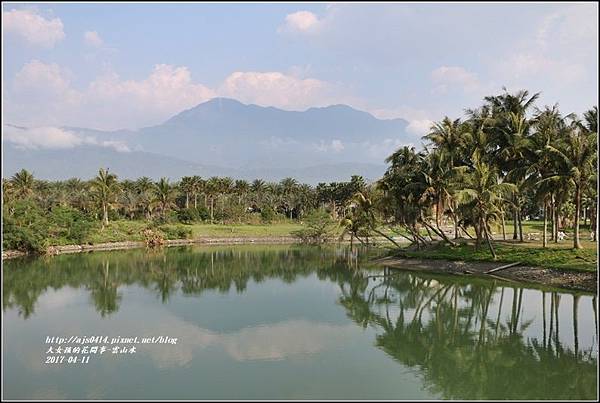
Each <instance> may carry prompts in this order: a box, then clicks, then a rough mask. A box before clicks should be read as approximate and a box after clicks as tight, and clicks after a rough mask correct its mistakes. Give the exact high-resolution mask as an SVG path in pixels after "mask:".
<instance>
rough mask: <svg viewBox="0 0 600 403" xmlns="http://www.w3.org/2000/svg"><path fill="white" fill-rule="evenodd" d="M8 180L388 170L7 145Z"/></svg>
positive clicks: (304, 178)
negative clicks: (222, 162)
mask: <svg viewBox="0 0 600 403" xmlns="http://www.w3.org/2000/svg"><path fill="white" fill-rule="evenodd" d="M3 146H4V147H3V154H4V155H3V156H4V158H3V167H2V168H3V169H2V175H3V177H4V178H8V177H10V176H12V175H13V174H14V173H15V172H17V171H19V170H21V169H23V168H25V169H27V170H29V171H31V172H33V174H34V176H35V177H36V178H39V179H49V180H56V179H68V178H72V177H78V178H83V179H87V178H91V177H93V176H95V175H96V174H97V173H98V169H99V168H101V167H108V168H110V170H111V171H112V172H114V173H116V174H117V175H118V176H119V177H120V178H123V179H136V178H139V177H141V176H148V177H150V178H153V179H158V178H160V177H163V176H164V177H167V178H170V179H172V180H177V179H179V178H181V177H182V176H186V175H200V176H202V177H203V178H208V177H210V176H231V177H233V178H236V179H247V180H253V179H256V178H262V179H264V180H267V181H279V180H281V179H283V178H285V177H293V178H296V179H297V180H299V181H301V182H304V183H310V184H313V185H316V184H317V183H319V182H332V181H343V180H349V179H350V176H351V175H362V176H363V177H365V178H366V179H377V178H378V177H380V176H381V174H382V173H383V172H384V170H385V167H384V166H383V165H375V164H361V163H357V164H353V163H347V164H331V165H321V166H313V167H306V168H295V169H294V168H287V169H285V168H281V169H276V170H274V169H245V170H240V169H233V168H225V167H218V166H212V165H201V164H196V163H192V162H188V161H183V160H180V159H176V158H171V157H166V156H163V155H158V154H153V153H146V152H128V153H125V152H117V151H115V150H114V149H112V148H106V147H98V146H85V147H78V148H75V149H70V150H64V149H63V150H42V149H38V150H22V149H17V148H15V147H14V146H12V145H10V144H6V143H4V144H3Z"/></svg>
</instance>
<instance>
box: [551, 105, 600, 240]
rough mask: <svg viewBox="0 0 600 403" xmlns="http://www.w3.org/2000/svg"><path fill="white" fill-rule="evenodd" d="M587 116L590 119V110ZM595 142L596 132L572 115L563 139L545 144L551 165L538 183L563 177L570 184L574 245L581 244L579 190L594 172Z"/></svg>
mask: <svg viewBox="0 0 600 403" xmlns="http://www.w3.org/2000/svg"><path fill="white" fill-rule="evenodd" d="M588 116H590V117H591V118H592V119H593V112H592V113H591V114H590V115H588ZM592 123H593V122H592ZM597 142H598V134H597V133H596V132H590V131H589V130H588V128H587V127H586V125H585V124H584V123H582V122H581V121H580V120H578V119H573V120H572V122H571V124H570V130H569V134H568V136H567V137H566V139H564V140H563V141H561V142H560V143H559V144H557V145H556V146H553V145H547V146H546V151H547V152H548V153H549V155H550V156H551V157H552V158H553V162H554V168H555V169H554V172H553V173H552V174H550V175H549V176H548V177H546V178H544V179H543V180H542V181H540V183H544V182H547V181H557V180H560V179H564V180H566V181H568V183H570V184H571V185H572V186H573V187H574V194H573V204H574V205H575V212H574V217H573V225H574V236H573V247H574V248H576V249H581V248H582V246H581V242H580V240H579V219H580V216H581V194H582V191H583V189H584V188H585V187H586V186H587V185H588V178H589V176H591V175H592V174H593V173H594V169H595V163H596V159H597Z"/></svg>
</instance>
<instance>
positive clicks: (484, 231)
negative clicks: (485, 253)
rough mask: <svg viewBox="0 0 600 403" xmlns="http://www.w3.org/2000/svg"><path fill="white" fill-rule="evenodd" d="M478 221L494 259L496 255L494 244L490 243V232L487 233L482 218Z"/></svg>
mask: <svg viewBox="0 0 600 403" xmlns="http://www.w3.org/2000/svg"><path fill="white" fill-rule="evenodd" d="M480 221H481V226H482V228H483V233H484V235H485V239H486V240H487V244H488V248H490V252H491V253H492V257H493V258H494V260H496V259H497V258H498V256H496V251H495V250H494V245H492V240H491V239H490V234H488V230H487V224H486V223H485V221H483V220H480Z"/></svg>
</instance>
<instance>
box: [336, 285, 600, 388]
mask: <svg viewBox="0 0 600 403" xmlns="http://www.w3.org/2000/svg"><path fill="white" fill-rule="evenodd" d="M378 280H379V281H374V282H369V283H368V284H367V283H365V282H350V284H349V285H348V286H346V287H345V288H343V289H342V293H343V296H342V298H341V303H342V304H343V305H344V306H345V307H346V308H347V310H348V314H349V315H350V317H351V318H352V320H354V321H355V322H356V323H358V324H360V325H361V326H368V325H370V326H373V327H375V328H377V329H378V330H379V332H378V335H377V339H376V345H377V346H378V347H380V348H381V349H383V350H384V351H386V352H387V353H388V354H389V355H390V356H391V357H393V358H394V359H396V360H398V361H399V362H401V363H402V364H404V365H408V366H409V367H412V368H416V369H418V370H419V371H420V372H421V374H422V376H423V379H424V381H425V383H426V385H427V387H429V388H430V389H431V390H432V392H439V393H441V394H442V396H444V397H445V398H448V399H461V398H462V399H544V398H551V399H573V398H574V396H579V397H584V396H585V397H587V398H593V397H595V396H596V379H597V377H596V365H597V343H598V339H597V329H596V334H595V337H594V339H593V342H592V343H591V344H589V345H587V346H585V347H583V346H581V345H580V343H579V332H578V319H579V315H578V306H579V301H580V299H581V298H582V297H581V296H580V295H571V296H569V295H566V294H560V293H558V292H545V291H533V293H537V294H540V293H541V296H542V299H541V301H542V302H541V306H539V310H540V311H541V312H542V316H543V323H542V332H541V333H542V334H541V335H537V334H535V333H534V334H535V335H534V336H531V334H530V335H528V336H525V334H526V333H527V331H528V329H529V328H530V326H531V325H532V324H533V322H534V321H535V316H533V315H532V316H525V315H524V314H523V311H524V309H523V307H524V306H523V305H524V289H523V288H517V287H514V286H512V287H507V286H505V285H499V284H497V283H496V281H492V282H486V283H483V282H482V283H480V284H473V283H470V284H469V283H466V284H465V283H462V284H461V283H457V282H456V280H455V279H454V278H439V277H438V278H427V277H423V276H413V275H410V274H401V275H388V276H384V277H383V278H381V279H378ZM528 291H529V293H530V294H531V293H532V290H528ZM529 297H530V298H531V299H535V298H532V297H533V295H530V296H529ZM564 299H570V301H569V303H571V305H572V316H571V319H572V321H571V323H568V324H565V323H561V315H559V306H560V304H561V303H563V304H564V303H565V302H564ZM586 299H589V300H591V301H592V304H593V308H594V309H593V312H594V320H595V321H596V322H595V323H597V317H596V298H595V297H594V298H590V297H587V298H586ZM493 311H494V312H493ZM547 316H549V319H548V318H547ZM548 322H549V323H548ZM565 325H569V326H572V327H573V332H572V333H573V343H572V346H573V347H571V346H567V345H566V344H567V343H565V341H564V340H563V338H562V337H561V334H560V331H561V329H562V327H561V326H565ZM586 330H589V331H591V328H588V329H586Z"/></svg>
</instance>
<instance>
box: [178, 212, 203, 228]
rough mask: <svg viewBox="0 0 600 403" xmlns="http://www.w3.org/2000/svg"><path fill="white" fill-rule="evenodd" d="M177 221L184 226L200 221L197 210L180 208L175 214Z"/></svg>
mask: <svg viewBox="0 0 600 403" xmlns="http://www.w3.org/2000/svg"><path fill="white" fill-rule="evenodd" d="M177 219H178V220H179V222H181V223H184V224H191V223H193V222H196V221H198V220H199V219H200V215H199V214H198V210H197V209H195V208H182V209H180V210H179V211H178V212H177Z"/></svg>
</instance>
